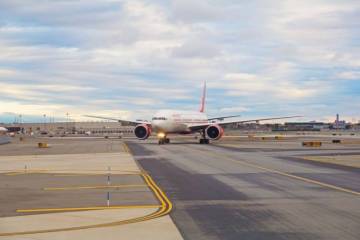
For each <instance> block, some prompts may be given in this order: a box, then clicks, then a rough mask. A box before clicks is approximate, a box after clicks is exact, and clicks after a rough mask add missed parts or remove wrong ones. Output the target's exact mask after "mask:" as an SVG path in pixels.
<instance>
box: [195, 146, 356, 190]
mask: <svg viewBox="0 0 360 240" xmlns="http://www.w3.org/2000/svg"><path fill="white" fill-rule="evenodd" d="M197 150H199V151H202V152H204V153H206V154H207V155H212V156H214V155H217V156H219V157H221V158H224V157H225V159H226V160H228V161H231V162H234V163H237V164H241V165H244V166H248V167H252V168H257V169H260V170H263V171H265V172H270V173H275V174H278V175H281V176H285V177H289V178H292V179H296V180H300V181H303V182H307V183H311V184H316V185H319V186H322V187H326V188H330V189H333V190H337V191H340V192H345V193H350V194H353V195H356V196H360V192H356V191H353V190H351V189H347V188H342V187H338V186H335V185H332V184H328V183H323V182H319V181H316V180H313V179H310V178H305V177H300V176H296V175H294V174H290V173H286V172H282V171H279V170H276V169H272V168H267V167H263V166H260V165H258V164H254V163H249V162H246V161H242V160H238V159H233V158H232V157H230V156H228V155H225V154H218V153H216V152H214V151H212V152H211V153H210V152H208V151H206V150H202V149H201V150H200V149H197Z"/></svg>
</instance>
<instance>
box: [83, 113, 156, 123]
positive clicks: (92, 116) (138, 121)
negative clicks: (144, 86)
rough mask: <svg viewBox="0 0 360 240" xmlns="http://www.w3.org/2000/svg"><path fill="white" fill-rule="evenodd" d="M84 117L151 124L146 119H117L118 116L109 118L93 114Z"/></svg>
mask: <svg viewBox="0 0 360 240" xmlns="http://www.w3.org/2000/svg"><path fill="white" fill-rule="evenodd" d="M84 117H90V118H99V119H104V120H111V121H116V122H119V123H124V124H147V125H151V123H150V122H148V121H143V120H135V121H132V120H124V119H118V118H109V117H102V116H94V115H84Z"/></svg>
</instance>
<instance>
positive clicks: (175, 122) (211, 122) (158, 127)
mask: <svg viewBox="0 0 360 240" xmlns="http://www.w3.org/2000/svg"><path fill="white" fill-rule="evenodd" d="M205 100H206V82H205V83H204V87H203V91H202V97H201V104H200V109H199V111H181V110H159V111H158V112H156V113H155V114H154V116H153V118H152V120H151V121H146V120H135V121H129V120H124V119H117V118H108V117H102V116H94V115H84V116H86V117H91V118H99V119H106V120H113V121H118V122H120V123H125V124H129V123H131V124H135V125H136V127H135V129H134V134H135V136H136V137H137V138H138V139H140V140H146V139H147V138H149V137H150V135H151V134H152V133H153V132H155V133H157V137H158V140H159V144H168V143H170V139H169V138H168V135H170V134H194V133H200V134H201V138H200V140H199V143H200V144H209V142H210V140H219V139H220V138H221V137H222V136H223V134H224V128H223V127H224V126H226V125H231V124H238V123H249V122H256V123H259V122H260V121H266V120H276V119H286V118H296V117H301V116H287V117H273V118H260V119H250V120H233V121H225V119H229V118H234V117H239V116H240V115H231V116H220V117H214V118H208V117H207V115H206V113H205Z"/></svg>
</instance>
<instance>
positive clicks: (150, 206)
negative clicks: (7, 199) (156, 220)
mask: <svg viewBox="0 0 360 240" xmlns="http://www.w3.org/2000/svg"><path fill="white" fill-rule="evenodd" d="M158 207H160V205H129V206H109V207H108V206H99V207H83V208H39V209H17V210H16V212H18V213H32V212H73V211H88V210H104V209H129V208H130V209H131V208H158Z"/></svg>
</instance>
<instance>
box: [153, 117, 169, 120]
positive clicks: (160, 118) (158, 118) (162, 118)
mask: <svg viewBox="0 0 360 240" xmlns="http://www.w3.org/2000/svg"><path fill="white" fill-rule="evenodd" d="M152 120H167V118H166V117H153V119H152Z"/></svg>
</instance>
